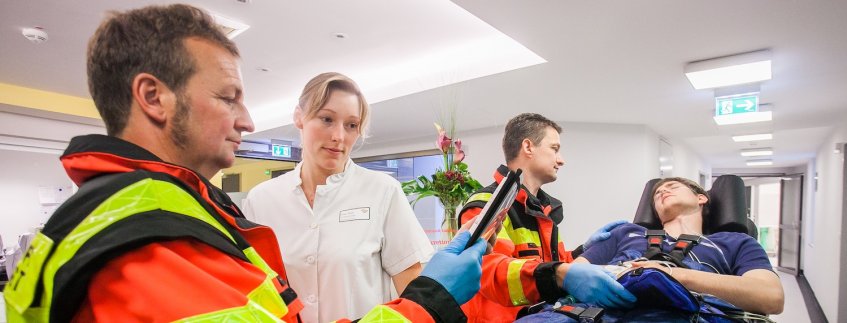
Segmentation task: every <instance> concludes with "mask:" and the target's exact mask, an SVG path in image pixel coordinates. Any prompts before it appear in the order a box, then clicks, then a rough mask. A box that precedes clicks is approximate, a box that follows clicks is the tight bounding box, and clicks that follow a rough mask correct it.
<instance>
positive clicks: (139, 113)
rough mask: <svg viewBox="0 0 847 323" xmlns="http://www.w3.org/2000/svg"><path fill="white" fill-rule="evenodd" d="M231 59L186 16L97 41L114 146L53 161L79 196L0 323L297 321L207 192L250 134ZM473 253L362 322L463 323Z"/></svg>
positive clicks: (254, 230) (186, 10)
mask: <svg viewBox="0 0 847 323" xmlns="http://www.w3.org/2000/svg"><path fill="white" fill-rule="evenodd" d="M238 59H239V53H238V49H237V48H236V47H235V44H234V43H233V42H232V41H230V40H229V39H227V38H226V37H225V36H224V35H223V34H222V33H221V32H220V31H219V30H218V29H217V27H216V26H215V24H214V22H213V21H212V19H211V18H210V17H209V16H208V15H207V14H206V13H204V12H203V11H202V10H200V9H197V8H194V7H190V6H186V5H171V6H165V7H159V6H151V7H146V8H142V9H138V10H131V11H127V12H124V13H117V14H114V15H113V17H111V18H109V19H107V20H106V21H105V22H104V23H103V24H102V25H101V26H100V27H99V28H98V30H97V32H96V33H95V35H94V37H92V39H91V41H90V43H89V47H88V79H89V89H90V91H91V96H92V97H93V99H94V103H95V105H96V106H97V109H98V111H99V112H100V115H101V117H102V118H103V120H104V122H105V124H106V130H107V132H108V136H102V135H88V136H82V137H77V138H74V139H73V140H71V142H70V144H69V146H68V148H67V150H66V151H65V153H64V155H63V156H62V157H61V160H62V163H63V165H64V167H65V169H66V170H67V172H68V175H69V176H70V177H71V179H73V180H74V182H75V183H77V184H78V185H79V186H80V189H79V191H78V192H77V193H76V194H74V196H72V197H71V198H70V199H69V200H68V201H67V202H66V203H64V204H63V205H62V206H60V207H59V208H58V209H57V210H56V212H55V213H54V214H53V216H52V217H51V218H50V220H49V221H48V222H47V224H46V225H45V227H44V229H43V230H42V231H41V232H39V233H38V234H37V235H36V237H35V238H34V239H33V242H32V245H31V247H30V249H28V250H27V252H26V256H25V257H24V259H23V260H22V261H21V263H20V264H19V266H18V267H17V270H16V272H15V274H14V275H13V276H12V280H11V281H10V283H9V284H8V285H7V286H6V289H5V290H4V297H5V301H6V304H7V305H6V306H7V308H6V313H7V319H8V321H9V322H10V323H12V322H48V321H49V322H66V321H75V322H98V321H102V322H139V321H144V322H171V321H204V322H206V321H213V322H220V321H238V322H244V321H262V322H273V321H280V320H283V321H288V322H297V321H299V317H298V315H297V313H298V312H299V311H300V309H302V307H303V305H302V304H301V303H300V301H299V300H298V298H297V295H296V294H295V292H294V291H293V290H292V289H291V288H290V287H289V286H288V283H287V281H286V275H285V270H284V267H283V262H282V257H281V255H280V251H279V250H278V247H277V245H278V244H277V241H276V236H275V235H274V233H273V232H272V231H271V230H270V229H269V228H267V227H264V226H260V225H257V224H254V223H251V222H249V221H247V220H246V219H244V216H243V215H242V214H241V211H240V210H239V209H238V208H237V207H236V206H235V205H234V204H233V203H232V201H231V200H230V199H229V198H228V196H227V195H226V194H224V193H223V192H222V191H221V190H220V189H218V188H216V187H214V186H212V185H211V184H210V183H209V182H208V180H207V179H208V178H210V177H212V176H213V175H214V174H215V173H217V172H218V171H219V170H220V169H222V168H226V167H229V166H231V165H232V164H233V162H234V160H235V150H236V149H238V146H239V144H240V142H241V133H242V132H245V131H247V132H250V131H253V122H252V120H251V119H250V115H249V113H248V112H247V109H246V107H245V106H244V104H243V100H244V98H243V85H242V81H241V72H240V67H239V60H238ZM468 239H469V235H468V234H467V233H463V234H461V235H459V236H458V237H457V239H456V240H455V241H453V242H452V243H451V245H450V246H448V247H447V248H446V249H445V250H446V251H445V252H440V253H438V254H436V255H435V256H433V258H432V260H431V261H430V263H429V265H428V266H427V268H425V269H424V271H423V273H422V274H421V277H418V278H417V279H415V280H414V281H412V282H411V283H410V284H409V285H408V287H407V288H406V290H405V291H404V293H403V295H401V298H399V299H397V300H395V301H393V302H390V303H388V304H385V305H378V306H376V307H375V308H374V309H373V310H372V311H371V312H370V313H368V314H367V315H366V316H365V317H363V318H362V321H378V320H386V319H395V320H397V319H401V320H402V319H406V320H412V321H415V322H432V321H439V322H442V321H444V322H446V321H461V320H463V319H464V315H463V314H462V312H461V310H460V309H459V305H460V304H462V303H464V302H466V301H467V300H468V299H470V297H471V296H472V295H473V294H474V293H475V292H476V290H477V289H478V288H479V277H480V271H481V269H480V258H481V256H482V253H483V252H484V250H485V244H484V242H482V241H477V243H476V244H475V245H474V246H473V247H471V248H469V249H468V250H465V251H463V250H462V247H463V246H464V244H465V243H466V242H467V240H468ZM374 305H377V304H374Z"/></svg>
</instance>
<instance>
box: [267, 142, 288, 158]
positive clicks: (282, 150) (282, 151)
mask: <svg viewBox="0 0 847 323" xmlns="http://www.w3.org/2000/svg"><path fill="white" fill-rule="evenodd" d="M271 155H273V156H274V157H285V158H291V146H289V145H273V151H272V152H271Z"/></svg>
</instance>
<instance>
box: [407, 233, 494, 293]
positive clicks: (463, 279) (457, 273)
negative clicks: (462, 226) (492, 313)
mask: <svg viewBox="0 0 847 323" xmlns="http://www.w3.org/2000/svg"><path fill="white" fill-rule="evenodd" d="M470 238H471V235H470V233H468V232H467V231H464V232H461V233H459V234H458V235H457V236H456V237H455V238H453V241H450V244H448V245H447V246H446V247H444V249H441V251H439V252H437V253H436V254H435V255H433V256H432V259H430V260H429V263H428V264H427V265H426V267H424V270H423V272H421V276H426V277H429V278H432V279H433V280H435V281H437V282H438V283H439V284H441V286H444V288H445V289H447V292H449V293H450V295H453V298H454V299H455V300H456V303H459V305H462V304H464V303H466V302H467V301H469V300H470V299H471V297H473V296H474V294H476V292H477V291H479V280H480V278H481V277H482V255H484V254H485V248H486V247H487V246H488V244H486V243H485V241H483V240H482V239H478V241H477V242H476V243H475V244H474V245H473V246H471V247H470V248H468V249H467V250H464V251H462V249H463V248H464V247H465V244H467V243H468V240H469V239H470Z"/></svg>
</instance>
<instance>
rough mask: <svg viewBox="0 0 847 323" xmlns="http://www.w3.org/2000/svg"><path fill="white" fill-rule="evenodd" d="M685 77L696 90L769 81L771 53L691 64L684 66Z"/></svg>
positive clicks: (756, 52)
mask: <svg viewBox="0 0 847 323" xmlns="http://www.w3.org/2000/svg"><path fill="white" fill-rule="evenodd" d="M685 76H686V77H688V81H689V82H691V85H692V86H694V88H695V89H697V90H701V89H711V88H716V87H725V86H732V85H737V84H745V83H754V82H761V81H765V80H770V79H771V51H770V50H760V51H755V52H750V53H744V54H738V55H730V56H724V57H718V58H712V59H706V60H702V61H696V62H691V63H688V64H687V65H686V66H685Z"/></svg>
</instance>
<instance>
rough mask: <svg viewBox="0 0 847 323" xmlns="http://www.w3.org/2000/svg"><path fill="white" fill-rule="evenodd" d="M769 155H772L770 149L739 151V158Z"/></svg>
mask: <svg viewBox="0 0 847 323" xmlns="http://www.w3.org/2000/svg"><path fill="white" fill-rule="evenodd" d="M771 155H773V149H771V148H758V149H745V150H742V151H741V156H744V157H753V156H771Z"/></svg>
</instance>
